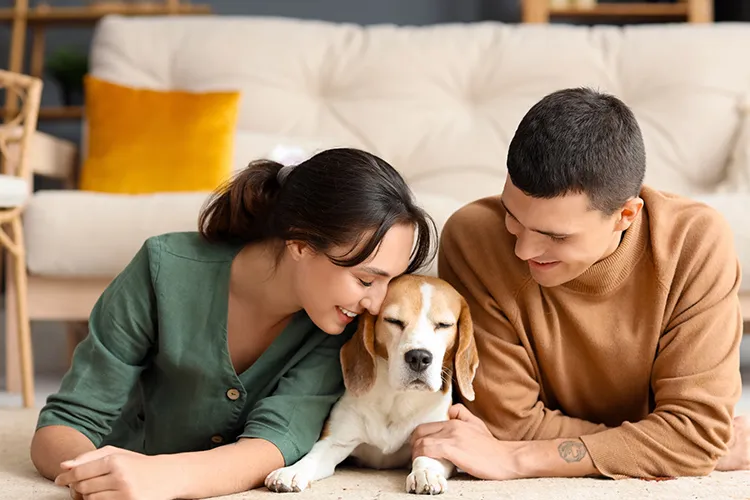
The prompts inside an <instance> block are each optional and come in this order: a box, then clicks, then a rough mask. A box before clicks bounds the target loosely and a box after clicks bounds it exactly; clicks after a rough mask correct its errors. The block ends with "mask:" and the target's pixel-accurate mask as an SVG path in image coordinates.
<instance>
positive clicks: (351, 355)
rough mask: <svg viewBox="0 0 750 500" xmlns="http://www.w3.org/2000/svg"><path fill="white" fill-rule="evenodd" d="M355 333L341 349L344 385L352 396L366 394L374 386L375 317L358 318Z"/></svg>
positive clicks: (367, 314) (365, 313) (368, 315)
mask: <svg viewBox="0 0 750 500" xmlns="http://www.w3.org/2000/svg"><path fill="white" fill-rule="evenodd" d="M358 321H359V323H358V324H357V331H356V332H355V333H354V335H353V336H352V338H351V339H349V341H348V342H347V343H346V344H344V347H342V348H341V368H342V370H343V373H344V385H345V386H346V389H347V390H348V391H350V392H351V393H352V394H353V395H355V396H359V395H361V394H364V393H366V392H367V391H369V390H370V389H372V386H373V385H374V384H375V376H376V371H375V316H373V315H372V314H370V313H368V312H364V313H362V314H361V315H360V316H359V320H358Z"/></svg>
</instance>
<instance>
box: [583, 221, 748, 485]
mask: <svg viewBox="0 0 750 500" xmlns="http://www.w3.org/2000/svg"><path fill="white" fill-rule="evenodd" d="M692 232H693V235H692V237H688V238H686V241H685V244H684V245H683V247H682V248H681V252H680V253H681V257H680V259H681V260H683V261H684V262H683V263H682V264H678V266H677V269H676V271H675V276H674V280H673V283H672V284H671V286H670V288H671V291H670V293H671V294H672V295H676V299H675V300H674V303H675V307H674V310H673V312H672V313H671V314H670V315H669V317H668V322H667V324H666V327H665V328H664V333H663V335H662V337H661V339H660V342H659V346H658V352H657V355H656V359H655V361H654V366H653V370H652V377H651V387H652V391H653V394H654V401H655V408H654V411H653V412H652V413H651V414H649V415H648V416H647V417H646V418H645V419H643V420H641V421H639V422H635V423H630V422H625V423H624V424H622V425H621V426H620V427H617V428H614V429H610V430H607V431H605V432H602V433H599V434H595V435H590V436H582V438H581V439H582V441H583V442H584V444H585V445H586V447H587V449H588V451H589V453H590V454H591V457H592V459H593V461H594V464H595V465H596V467H597V468H598V469H599V471H601V472H602V473H603V474H605V475H607V476H610V477H613V478H616V479H619V478H625V477H646V478H654V477H677V476H699V475H706V474H708V473H710V472H711V471H713V470H714V468H715V466H716V462H717V461H718V459H719V458H721V456H723V455H724V454H725V453H726V452H727V449H728V446H727V443H728V442H729V441H730V438H731V435H732V425H733V424H732V421H733V416H734V405H735V404H736V403H737V401H738V400H739V397H740V392H741V390H742V382H741V379H740V371H739V344H740V341H741V338H742V316H741V313H740V304H739V298H738V290H739V284H740V266H739V263H738V259H737V256H736V254H735V251H734V242H733V236H732V232H731V229H730V228H729V226H728V225H727V224H726V222H725V221H724V220H723V219H721V218H720V217H711V218H706V220H702V221H699V222H698V223H697V224H695V225H694V227H693V229H692Z"/></svg>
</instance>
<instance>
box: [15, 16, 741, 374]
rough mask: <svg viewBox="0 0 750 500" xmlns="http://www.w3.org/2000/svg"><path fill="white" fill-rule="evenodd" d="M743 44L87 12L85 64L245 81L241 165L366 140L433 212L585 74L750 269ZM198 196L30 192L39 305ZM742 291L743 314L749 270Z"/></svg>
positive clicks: (68, 301)
mask: <svg viewBox="0 0 750 500" xmlns="http://www.w3.org/2000/svg"><path fill="white" fill-rule="evenodd" d="M748 46H750V25H747V26H746V25H730V24H724V25H718V24H717V25H701V26H696V25H684V24H683V25H680V24H675V25H648V26H633V27H626V28H616V27H604V26H600V27H593V28H589V27H574V26H563V25H503V24H496V23H481V24H473V25H442V26H430V27H396V26H387V25H381V26H372V27H360V26H354V25H347V24H331V23H325V22H319V21H301V20H292V19H278V18H253V17H206V18H200V17H199V18H123V17H109V18H106V19H104V20H103V21H102V22H101V23H100V24H99V26H98V28H97V31H96V34H95V38H94V41H93V47H92V52H91V55H92V60H91V69H92V72H93V74H95V75H96V76H99V77H101V78H104V79H108V80H112V81H114V82H117V83H120V84H125V85H132V86H138V87H147V88H152V89H187V90H193V91H201V90H214V89H222V90H223V89H239V90H241V92H242V103H241V111H240V116H239V123H238V127H237V131H236V143H235V154H234V159H235V161H234V166H235V167H236V168H241V167H243V166H244V165H245V164H246V163H247V162H248V161H249V160H251V159H253V158H257V157H261V156H267V155H269V154H271V153H272V151H274V148H275V147H277V146H279V145H282V146H291V147H298V148H301V149H302V150H303V151H304V152H306V153H312V152H314V151H315V150H317V149H318V148H325V147H331V146H342V145H346V146H357V147H361V148H365V149H368V150H370V151H372V152H374V153H376V154H379V155H382V156H383V157H384V158H386V159H387V160H388V161H390V162H392V163H393V164H394V165H395V166H396V167H397V168H398V169H399V170H400V171H401V172H402V173H403V174H404V175H405V176H406V178H407V179H408V181H409V183H410V185H411V186H412V187H413V189H414V191H415V193H416V196H417V198H418V200H419V201H420V203H422V204H423V205H424V206H425V207H426V208H427V210H428V211H430V212H431V213H432V214H433V216H435V218H436V219H437V221H438V224H442V222H443V221H444V220H445V219H446V218H447V217H448V216H449V215H450V214H451V213H452V212H453V211H454V210H456V209H457V208H458V207H460V206H461V205H463V204H464V203H467V202H469V201H471V200H473V199H476V198H478V197H481V196H485V195H491V194H496V193H498V192H499V191H500V190H501V188H502V186H503V181H504V177H505V168H504V164H505V158H506V151H507V147H508V143H509V141H510V139H511V137H512V136H513V133H514V130H515V128H516V126H517V124H518V122H519V120H520V119H521V117H522V116H523V114H524V113H525V112H526V111H527V110H528V109H529V107H530V106H531V105H533V104H534V102H536V101H537V100H538V99H540V98H541V97H542V96H544V95H545V94H547V93H548V92H551V91H554V90H556V89H560V88H563V87H572V86H581V85H585V86H593V87H596V88H599V89H602V90H606V91H609V92H612V93H614V94H616V95H618V96H620V97H621V98H623V99H624V100H625V101H626V102H627V103H628V104H629V105H630V106H632V108H633V109H634V111H635V113H636V115H637V117H638V119H639V120H640V123H641V126H642V128H643V133H644V135H645V142H646V147H647V154H648V172H647V179H646V180H647V182H648V183H649V184H651V185H652V186H655V187H657V188H662V189H666V190H670V191H673V192H677V193H680V194H684V195H687V196H693V197H696V198H699V199H701V200H704V201H705V202H707V203H709V204H711V205H713V206H715V207H716V208H717V209H718V210H720V211H721V212H722V213H723V214H724V215H725V216H726V218H727V219H728V220H729V222H730V223H731V224H732V226H733V228H734V230H735V235H736V243H737V250H738V253H739V255H740V259H741V261H742V266H743V268H744V269H745V270H750V224H748V223H747V222H746V221H745V217H746V214H747V212H748V211H750V63H748V62H747V50H746V47H748ZM82 153H83V155H84V156H85V150H84V151H82ZM62 167H64V166H62ZM48 170H53V169H52V168H48ZM63 170H65V168H63ZM66 171H67V170H66ZM47 173H50V172H47ZM205 198H206V193H180V194H174V193H172V194H166V193H165V194H156V195H143V196H115V195H107V194H99V193H91V192H81V191H75V190H59V191H51V190H48V191H40V192H37V193H36V195H35V196H34V197H33V199H32V200H31V203H30V205H29V207H28V211H27V214H26V218H25V229H26V238H27V242H28V271H29V275H30V279H29V294H30V297H29V301H30V304H29V308H30V313H31V317H32V318H33V319H50V320H83V319H85V318H86V317H87V315H88V313H89V311H90V309H91V307H92V305H93V303H94V301H95V300H96V298H97V297H98V295H99V294H100V293H101V291H102V290H103V288H104V287H105V286H106V285H107V283H108V282H109V281H110V280H111V279H112V277H113V276H115V275H116V274H117V273H118V272H119V271H120V270H121V269H122V268H123V267H124V266H125V264H126V263H127V262H128V261H129V259H130V258H131V257H132V256H133V255H134V253H135V252H136V250H137V249H138V247H139V246H140V245H141V243H142V241H143V240H144V239H145V238H146V237H148V236H150V235H153V234H158V233H162V232H166V231H175V230H191V229H194V228H195V227H196V217H197V214H198V210H199V208H200V206H201V204H202V203H203V201H204V200H205ZM429 272H431V273H434V267H433V268H432V269H430V270H429ZM746 272H747V271H746ZM742 290H743V291H742V294H743V295H742V301H743V306H744V315H745V317H746V318H750V280H748V279H745V280H744V283H743V288H742ZM9 337H10V340H11V346H10V350H9V352H10V353H13V352H15V350H14V349H15V347H14V346H13V344H12V341H13V340H14V339H13V336H9ZM9 361H10V363H9V370H10V374H13V373H14V371H15V369H16V368H15V367H16V364H15V360H14V359H13V357H12V356H11V358H10V359H9ZM9 380H10V383H11V386H13V385H14V384H15V381H16V380H17V379H16V378H15V377H13V376H11V377H10V379H9Z"/></svg>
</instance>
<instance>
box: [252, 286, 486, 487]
mask: <svg viewBox="0 0 750 500" xmlns="http://www.w3.org/2000/svg"><path fill="white" fill-rule="evenodd" d="M341 365H342V370H343V375H344V384H345V387H346V390H345V391H344V394H343V396H342V397H341V398H340V399H339V400H338V401H337V403H336V404H335V405H334V406H333V408H332V410H331V413H330V415H329V417H328V420H327V421H326V424H325V425H324V428H323V432H322V433H321V436H320V439H319V440H318V441H317V442H316V443H315V445H314V446H313V448H312V449H311V450H310V452H309V453H308V454H307V455H305V456H304V457H303V458H302V459H301V460H299V461H298V462H296V463H295V464H293V465H291V466H288V467H284V468H281V469H277V470H276V471H274V472H272V473H270V474H269V475H268V476H267V477H266V480H265V485H266V487H267V488H268V489H269V490H271V491H274V492H278V493H281V492H301V491H303V490H305V489H306V488H307V487H308V486H309V485H310V483H311V482H313V481H317V480H320V479H323V478H326V477H329V476H331V475H332V474H333V473H334V470H335V468H336V466H337V465H339V464H340V463H341V462H343V461H344V460H345V459H347V458H351V459H353V461H354V462H355V463H356V464H357V465H359V466H363V467H369V468H375V469H392V468H406V467H407V466H408V465H409V463H410V462H411V473H410V474H409V475H408V477H407V479H406V491H407V492H409V493H417V494H439V493H443V492H445V491H446V490H447V481H446V480H447V479H448V478H450V477H451V476H452V475H453V474H454V472H455V466H454V465H453V464H452V463H450V462H448V461H446V460H435V459H432V458H429V457H416V458H415V459H414V460H413V462H412V461H411V458H412V457H411V446H410V437H411V434H412V432H413V431H414V429H415V428H416V427H417V426H418V425H420V424H423V423H427V422H436V421H444V420H448V410H449V408H450V407H451V405H452V391H453V389H452V378H453V373H454V372H453V370H454V366H455V375H456V381H457V383H458V389H459V390H460V391H461V394H463V396H464V397H465V398H467V399H469V400H473V399H474V389H473V385H472V384H473V381H474V376H475V375H476V370H477V367H478V366H479V357H478V355H477V348H476V343H475V341H474V328H473V326H472V321H471V316H470V314H469V308H468V306H467V304H466V301H465V300H464V298H463V297H462V296H461V295H460V294H459V293H458V292H457V291H456V290H455V289H454V288H453V287H452V286H450V285H449V284H448V283H446V282H445V281H443V280H441V279H438V278H433V277H428V276H418V275H404V276H400V277H398V278H396V279H394V280H393V281H392V282H391V283H390V285H389V287H388V292H387V293H386V297H385V299H384V301H383V305H382V307H381V311H380V314H379V315H378V316H377V317H374V316H372V315H370V314H367V313H365V314H363V315H362V316H361V317H360V318H359V324H358V327H357V331H356V333H355V334H354V336H353V337H352V338H351V340H349V341H348V342H347V343H346V344H345V345H344V346H343V347H342V349H341Z"/></svg>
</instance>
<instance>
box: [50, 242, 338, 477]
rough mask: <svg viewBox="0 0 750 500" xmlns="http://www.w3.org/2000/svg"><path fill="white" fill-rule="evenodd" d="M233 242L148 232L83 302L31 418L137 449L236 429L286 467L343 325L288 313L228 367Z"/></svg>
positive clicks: (326, 401) (312, 417) (164, 447)
mask: <svg viewBox="0 0 750 500" xmlns="http://www.w3.org/2000/svg"><path fill="white" fill-rule="evenodd" d="M239 250H240V248H239V247H233V246H228V245H217V244H209V243H207V242H205V241H204V240H203V239H202V238H201V237H200V236H199V235H198V233H170V234H166V235H162V236H158V237H153V238H150V239H148V240H147V241H146V243H145V244H144V245H143V247H142V248H141V249H140V250H139V251H138V253H137V254H136V256H135V257H134V258H133V260H132V261H131V262H130V264H129V265H128V266H127V268H126V269H125V270H124V271H123V272H122V273H121V274H120V275H118V276H117V278H116V279H115V280H114V281H113V282H112V283H111V284H110V286H109V287H108V288H107V289H106V290H105V292H104V293H103V294H102V296H101V297H100V299H99V300H98V301H97V303H96V305H95V306H94V309H93V310H92V313H91V316H90V320H89V335H88V336H87V338H86V339H85V340H84V341H83V342H82V343H81V344H80V345H79V346H78V348H77V349H76V351H75V355H74V358H73V364H72V367H71V369H70V370H69V371H68V373H67V374H66V375H65V377H64V379H63V381H62V386H61V388H60V390H59V392H58V393H56V394H54V395H52V396H50V397H49V399H48V400H47V404H46V405H45V406H44V408H43V409H42V411H41V413H40V415H39V421H38V425H37V427H38V428H39V427H43V426H48V425H67V426H70V427H72V428H74V429H76V430H78V431H80V432H82V433H83V434H84V435H86V436H87V437H88V438H89V439H90V440H91V441H92V442H93V443H94V445H96V446H97V447H100V446H104V445H108V444H109V445H114V446H118V447H121V448H126V449H129V450H133V451H136V452H140V453H145V454H148V455H155V454H162V453H179V452H186V451H199V450H205V449H209V448H212V447H216V446H220V445H222V444H225V443H228V442H232V441H235V440H236V439H238V438H241V437H247V438H261V439H265V440H267V441H270V442H272V443H273V444H274V445H276V446H277V447H278V448H279V450H280V451H281V453H282V455H283V456H284V460H285V462H286V464H287V465H289V464H292V463H294V462H296V461H297V460H298V459H300V458H301V457H302V456H303V455H305V454H306V453H307V452H308V451H309V450H310V448H312V445H313V444H314V443H315V441H316V440H317V438H318V436H319V434H320V431H321V429H322V426H323V422H324V420H325V418H326V416H327V415H328V413H329V411H330V409H331V406H332V405H333V404H334V403H335V402H336V400H337V399H338V398H339V397H340V396H341V395H342V393H343V391H344V385H343V377H342V373H341V366H340V362H339V350H340V349H341V346H342V345H343V344H344V342H346V341H347V340H348V339H349V338H350V337H351V335H352V333H353V327H352V326H350V328H348V329H347V331H346V332H344V333H343V334H341V335H336V336H333V335H328V334H326V333H325V332H323V331H321V330H320V329H318V328H317V327H316V326H315V325H314V324H313V323H312V321H311V320H310V319H309V317H308V316H307V315H306V314H305V313H304V311H302V312H299V313H297V314H296V316H295V317H294V318H293V320H292V321H291V322H290V323H289V325H288V326H287V327H286V328H285V329H284V331H283V332H282V333H281V334H280V335H279V337H278V338H277V339H276V340H275V341H274V342H273V344H271V346H270V347H269V348H268V349H267V350H266V351H265V352H264V353H263V354H262V355H261V356H260V358H258V360H257V361H256V362H255V363H254V364H253V365H252V366H251V367H250V368H248V369H247V370H245V371H244V372H243V373H241V374H239V375H238V374H237V373H236V372H235V370H234V367H233V366H232V362H231V359H230V357H229V350H228V344H227V310H228V294H229V275H230V267H231V264H232V259H233V258H234V256H235V255H236V254H237V252H238V251H239Z"/></svg>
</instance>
